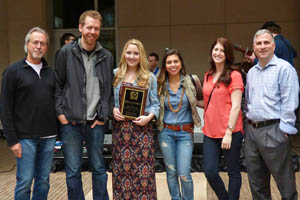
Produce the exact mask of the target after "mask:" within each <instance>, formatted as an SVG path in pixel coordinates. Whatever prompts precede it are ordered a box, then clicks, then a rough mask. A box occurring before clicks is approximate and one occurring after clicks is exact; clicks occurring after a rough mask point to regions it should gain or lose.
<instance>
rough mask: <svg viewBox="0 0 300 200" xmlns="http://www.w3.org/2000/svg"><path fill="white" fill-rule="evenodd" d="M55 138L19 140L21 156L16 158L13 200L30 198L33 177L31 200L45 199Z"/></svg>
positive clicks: (27, 199)
mask: <svg viewBox="0 0 300 200" xmlns="http://www.w3.org/2000/svg"><path fill="white" fill-rule="evenodd" d="M55 140H56V138H55V137H54V138H47V139H20V140H19V142H20V144H21V146H22V157H21V158H17V183H16V188H15V200H29V199H30V190H31V184H32V180H33V179H34V186H33V192H32V200H45V199H47V197H48V191H49V188H50V185H49V174H50V171H51V165H52V160H53V152H54V145H55Z"/></svg>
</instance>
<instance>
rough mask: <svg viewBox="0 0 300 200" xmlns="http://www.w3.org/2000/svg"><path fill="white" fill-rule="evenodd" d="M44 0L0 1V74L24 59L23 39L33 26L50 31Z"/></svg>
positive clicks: (48, 12) (46, 5)
mask: <svg viewBox="0 0 300 200" xmlns="http://www.w3.org/2000/svg"><path fill="white" fill-rule="evenodd" d="M46 2H47V1H46V0H26V1H18V0H1V1H0V13H1V14H0V24H1V26H0V38H1V45H0V72H1V73H2V71H3V70H4V69H5V68H6V67H7V65H8V64H11V63H13V62H15V61H17V60H20V59H22V58H24V57H25V52H24V39H25V36H26V34H27V32H28V31H29V30H30V29H31V28H32V27H34V26H40V27H41V28H44V29H46V30H47V31H48V32H49V31H50V22H49V19H50V17H49V14H50V11H48V9H47V8H48V3H46Z"/></svg>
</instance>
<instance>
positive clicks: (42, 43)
mask: <svg viewBox="0 0 300 200" xmlns="http://www.w3.org/2000/svg"><path fill="white" fill-rule="evenodd" d="M30 42H31V43H32V44H33V45H34V46H38V45H39V44H40V46H41V47H45V46H47V43H45V42H40V41H37V40H35V41H30Z"/></svg>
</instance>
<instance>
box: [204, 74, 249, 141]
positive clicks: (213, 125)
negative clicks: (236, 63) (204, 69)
mask: <svg viewBox="0 0 300 200" xmlns="http://www.w3.org/2000/svg"><path fill="white" fill-rule="evenodd" d="M207 74H208V73H205V78H204V84H203V97H204V105H205V108H204V116H203V117H204V127H203V128H202V131H203V133H204V134H205V135H206V136H208V137H211V138H223V137H224V135H225V132H226V129H227V126H228V120H229V114H230V110H231V106H232V104H231V93H232V92H233V91H234V90H235V89H240V90H242V92H244V83H243V79H242V75H241V74H240V73H239V72H238V71H233V72H232V73H231V83H230V84H229V85H228V87H226V86H225V85H224V84H223V83H220V84H219V85H218V86H217V87H216V88H215V90H214V91H213V93H212V96H211V99H210V102H209V106H208V107H207V102H208V98H209V95H210V93H211V91H212V89H213V87H214V85H215V84H213V77H212V76H209V77H208V80H207V78H206V77H207ZM238 131H241V132H242V133H243V118H242V111H240V113H239V117H238V120H237V122H236V124H235V129H234V131H233V132H238Z"/></svg>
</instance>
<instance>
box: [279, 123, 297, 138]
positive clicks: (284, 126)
mask: <svg viewBox="0 0 300 200" xmlns="http://www.w3.org/2000/svg"><path fill="white" fill-rule="evenodd" d="M279 128H280V130H282V131H283V132H285V133H287V134H291V135H294V134H296V133H297V132H298V130H297V129H296V128H295V127H293V126H291V125H290V124H288V123H285V122H283V121H281V120H280V123H279Z"/></svg>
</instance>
